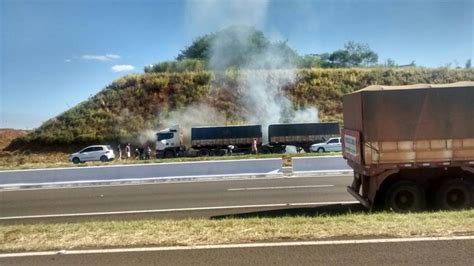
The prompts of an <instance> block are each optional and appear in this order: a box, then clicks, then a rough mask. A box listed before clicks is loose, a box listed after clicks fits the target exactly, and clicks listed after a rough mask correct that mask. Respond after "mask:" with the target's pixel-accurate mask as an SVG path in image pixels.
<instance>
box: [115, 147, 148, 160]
mask: <svg viewBox="0 0 474 266" xmlns="http://www.w3.org/2000/svg"><path fill="white" fill-rule="evenodd" d="M117 149H118V160H122V158H123V159H125V160H130V159H131V158H132V157H131V156H132V148H131V145H130V143H127V145H126V146H125V154H124V156H122V146H121V144H119V145H118V146H117ZM134 158H135V160H150V159H151V148H150V146H146V148H145V147H144V146H138V147H136V148H135V152H134Z"/></svg>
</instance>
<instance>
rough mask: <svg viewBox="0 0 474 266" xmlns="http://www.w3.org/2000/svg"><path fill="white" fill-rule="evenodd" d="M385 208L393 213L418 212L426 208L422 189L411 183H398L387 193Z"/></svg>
mask: <svg viewBox="0 0 474 266" xmlns="http://www.w3.org/2000/svg"><path fill="white" fill-rule="evenodd" d="M385 208H386V209H389V210H392V211H395V212H419V211H423V210H424V209H425V208H426V198H425V192H424V191H423V189H422V188H421V187H420V186H418V185H417V184H416V183H414V182H411V181H398V182H396V183H394V184H393V185H392V186H391V187H390V188H389V189H388V191H387V194H386V197H385Z"/></svg>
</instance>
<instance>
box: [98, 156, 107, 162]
mask: <svg viewBox="0 0 474 266" xmlns="http://www.w3.org/2000/svg"><path fill="white" fill-rule="evenodd" d="M108 160H109V159H107V156H105V155H102V156H100V161H101V162H103V163H105V162H107V161H108Z"/></svg>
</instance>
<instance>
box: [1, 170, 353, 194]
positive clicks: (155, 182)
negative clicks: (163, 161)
mask: <svg viewBox="0 0 474 266" xmlns="http://www.w3.org/2000/svg"><path fill="white" fill-rule="evenodd" d="M335 171H339V170H335ZM341 171H342V170H341ZM315 174H317V173H315ZM338 177H352V175H348V174H334V175H332V173H331V175H317V176H309V175H305V176H298V175H295V176H283V175H282V176H275V177H244V176H240V177H232V178H219V179H215V178H214V179H213V178H209V179H201V180H199V179H196V180H182V181H175V180H173V181H172V179H166V180H164V179H162V180H160V179H149V178H147V179H144V180H132V182H130V183H128V182H125V181H128V180H115V181H116V182H110V184H97V185H91V184H93V183H94V182H90V183H88V184H87V185H80V186H56V187H55V186H54V185H55V184H54V183H48V184H46V183H42V184H40V183H38V184H36V185H44V187H35V188H17V187H16V185H18V184H15V185H7V186H2V185H0V193H5V192H18V191H32V190H45V189H49V190H52V189H82V188H101V187H122V186H146V185H167V184H187V183H207V182H234V181H258V180H288V179H297V178H302V179H303V178H306V179H309V178H338ZM135 181H137V182H135ZM140 181H149V182H140ZM120 182H123V183H120ZM97 183H100V182H99V181H97ZM30 185H31V184H30ZM48 185H49V186H48ZM71 185H72V184H71Z"/></svg>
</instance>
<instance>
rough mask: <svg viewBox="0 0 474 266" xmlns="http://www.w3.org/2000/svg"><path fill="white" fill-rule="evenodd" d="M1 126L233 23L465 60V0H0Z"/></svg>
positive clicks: (39, 118)
mask: <svg viewBox="0 0 474 266" xmlns="http://www.w3.org/2000/svg"><path fill="white" fill-rule="evenodd" d="M0 2H1V6H0V17H1V24H0V27H1V33H0V34H1V37H0V53H1V65H0V85H1V88H0V89H1V90H0V128H4V127H13V128H27V129H31V128H35V127H38V126H39V125H41V123H42V122H44V121H46V120H47V119H49V118H51V117H54V116H56V115H58V114H60V113H61V112H64V111H66V110H67V109H69V108H70V107H72V106H74V105H76V104H78V103H80V102H81V101H84V100H86V99H87V98H88V97H90V96H92V95H94V94H95V93H97V92H98V91H100V90H101V89H102V88H103V87H104V86H106V85H107V84H110V83H111V82H112V81H113V80H114V79H117V78H119V77H121V76H123V75H126V74H129V73H141V72H143V67H144V66H145V65H149V64H152V63H156V62H159V61H163V60H172V59H174V58H175V57H176V56H177V54H178V53H179V51H180V50H181V49H183V48H184V47H185V46H187V45H189V44H190V43H191V42H192V40H193V39H194V38H196V37H198V36H200V35H203V34H206V33H209V32H213V31H217V30H219V29H222V28H224V27H226V26H229V25H233V24H245V25H251V26H255V27H256V28H257V29H260V30H262V31H263V32H264V33H265V34H266V35H268V36H269V37H271V38H272V39H274V40H277V39H278V40H288V43H289V45H290V46H291V47H293V48H294V49H296V50H297V52H298V53H300V54H309V53H323V52H331V51H334V50H336V49H340V48H342V47H343V45H344V43H346V42H347V41H349V40H353V41H356V42H362V43H368V44H369V45H370V47H371V48H372V49H373V50H374V51H376V52H377V53H378V54H379V58H380V61H385V60H386V59H387V58H392V59H394V60H395V61H396V62H397V63H399V64H408V63H410V62H411V61H413V60H414V61H415V62H416V64H417V65H422V66H427V67H440V66H445V65H446V64H449V63H450V64H451V65H452V66H455V65H456V64H457V65H459V66H464V64H465V62H466V60H467V59H469V58H474V56H473V36H474V22H473V21H474V10H473V8H474V4H473V1H469V0H432V1H428V0H424V1H423V0H418V1H416V0H413V1H401V0H398V1H395V0H393V1H377V0H362V1H337V0H335V1H330V0H326V1H310V0H305V1H291V0H288V1H285V0H280V1H278V0H277V1H268V0H262V1H257V0H252V1H251V0H240V1H239V0H220V1H212V0H206V1H204V0H202V1H198V0H196V1H171V0H169V1H158V0H157V1H151V0H148V1H147V0H143V1H140V0H136V1H132V0H126V1H115V0H96V1H91V0H85V1H79V0H69V1H66V0H50V1H41V0H29V1H27V0H0Z"/></svg>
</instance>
